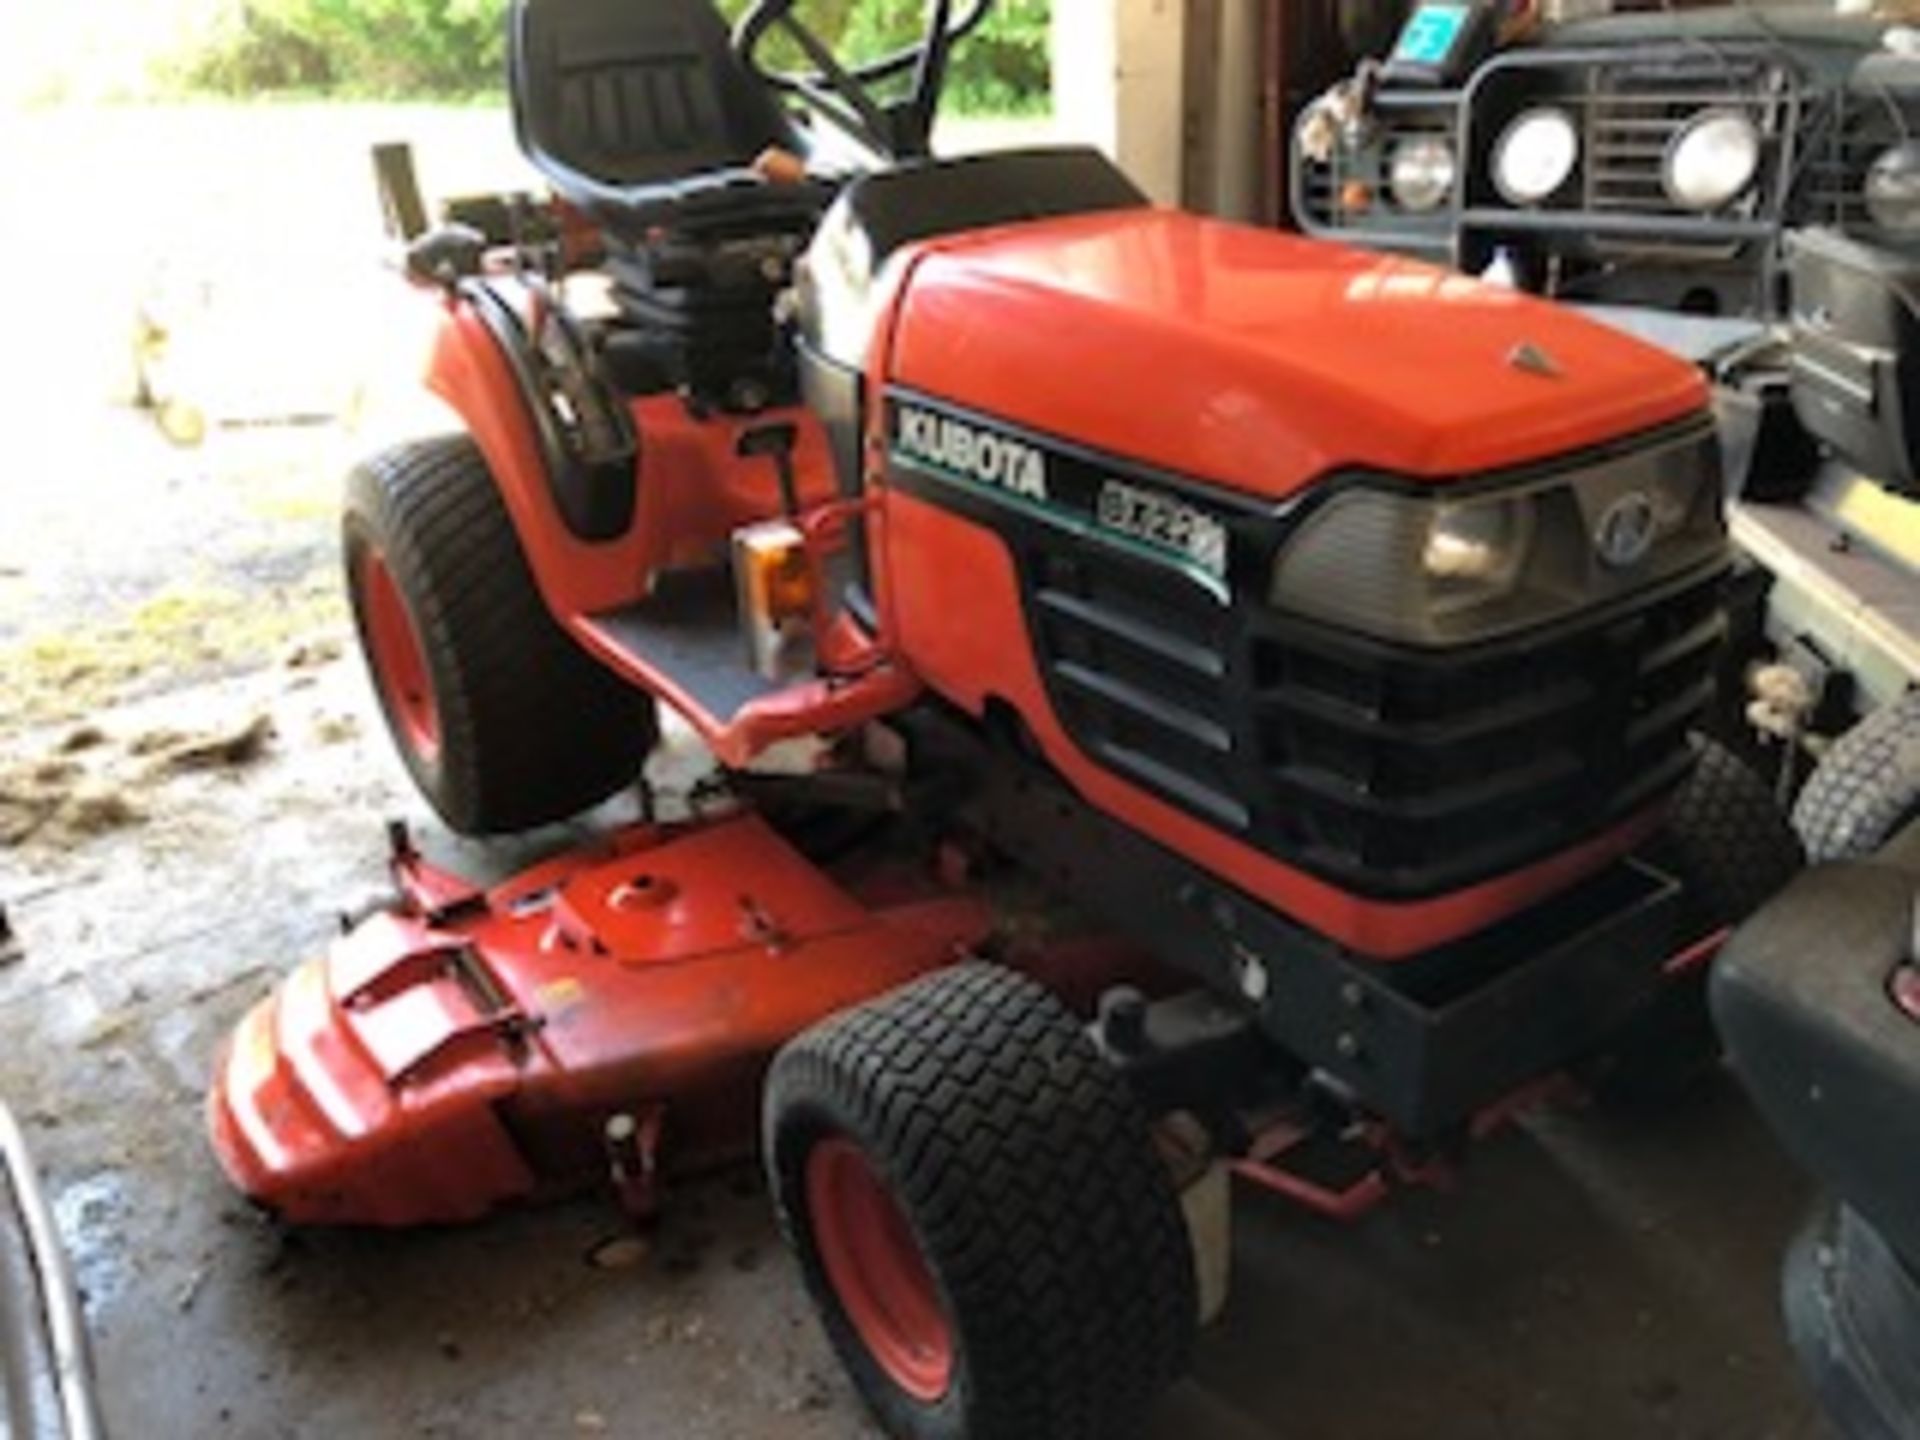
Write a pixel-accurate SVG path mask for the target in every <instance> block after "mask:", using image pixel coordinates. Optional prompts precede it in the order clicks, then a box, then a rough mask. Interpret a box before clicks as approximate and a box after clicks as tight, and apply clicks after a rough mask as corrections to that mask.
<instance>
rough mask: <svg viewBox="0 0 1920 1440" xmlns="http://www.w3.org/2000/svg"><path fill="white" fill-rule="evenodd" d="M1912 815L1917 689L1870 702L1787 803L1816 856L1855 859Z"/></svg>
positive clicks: (1915, 807) (1918, 809)
mask: <svg viewBox="0 0 1920 1440" xmlns="http://www.w3.org/2000/svg"><path fill="white" fill-rule="evenodd" d="M1916 816H1920V691H1914V692H1910V693H1908V694H1906V695H1903V696H1901V697H1900V699H1898V700H1896V701H1895V702H1894V703H1893V704H1891V705H1889V706H1887V707H1886V708H1885V709H1882V710H1876V711H1875V712H1874V713H1873V714H1871V715H1869V716H1868V717H1867V718H1866V719H1864V720H1862V721H1861V722H1860V723H1859V724H1858V725H1856V726H1854V727H1853V729H1851V730H1849V731H1848V732H1847V733H1846V734H1845V735H1842V736H1841V737H1840V738H1839V739H1838V740H1836V741H1835V742H1834V744H1833V748H1832V749H1831V750H1829V751H1828V752H1827V754H1826V757H1825V758H1824V759H1822V760H1821V762H1820V764H1819V765H1818V767H1816V768H1815V770H1814V772H1813V775H1812V777H1811V778H1810V779H1809V780H1808V781H1807V783H1806V786H1805V788H1803V789H1802V790H1801V792H1800V799H1799V800H1798V802H1797V803H1796V804H1795V805H1794V807H1793V828H1794V829H1796V830H1798V831H1799V832H1800V838H1801V840H1802V841H1804V842H1805V844H1806V847H1807V857H1808V858H1809V859H1810V860H1813V861H1816V862H1824V861H1828V860H1860V859H1865V858H1866V857H1867V856H1869V855H1871V854H1873V853H1874V852H1875V851H1877V850H1878V849H1879V848H1880V847H1881V846H1882V845H1884V844H1886V843H1887V841H1889V840H1891V839H1892V838H1893V837H1894V836H1895V835H1896V834H1898V833H1899V832H1900V831H1901V830H1902V829H1903V828H1905V826H1906V825H1907V823H1908V822H1909V821H1911V820H1913V819H1914V818H1915V817H1916Z"/></svg>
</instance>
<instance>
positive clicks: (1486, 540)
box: [1267, 425, 1726, 646]
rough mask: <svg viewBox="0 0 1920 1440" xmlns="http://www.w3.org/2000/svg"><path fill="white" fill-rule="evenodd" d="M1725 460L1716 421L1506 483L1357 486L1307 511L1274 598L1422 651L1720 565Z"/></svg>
mask: <svg viewBox="0 0 1920 1440" xmlns="http://www.w3.org/2000/svg"><path fill="white" fill-rule="evenodd" d="M1719 466H1720V452H1719V440H1718V438H1717V436H1716V435H1715V433H1714V431H1713V429H1712V427H1710V426H1704V425H1703V426H1700V427H1696V428H1694V429H1692V430H1690V431H1689V432H1688V433H1687V434H1684V435H1681V436H1677V437H1675V438H1674V439H1672V440H1669V441H1666V442H1664V443H1661V444H1657V445H1652V446H1647V447H1643V448H1641V449H1640V450H1638V451H1635V452H1633V453H1630V454H1626V455H1618V456H1613V457H1610V458H1607V459H1604V460H1601V461H1598V462H1596V463H1593V464H1591V465H1587V466H1583V467H1580V468H1576V469H1573V470H1568V471H1562V472H1560V473H1559V474H1556V475H1550V476H1547V477H1544V478H1541V479H1538V480H1533V481H1523V482H1518V483H1514V484H1512V485H1509V486H1506V487H1503V488H1502V489H1500V490H1498V491H1497V492H1495V491H1487V490H1482V491H1481V493H1479V494H1477V495H1464V496H1462V495H1449V494H1447V493H1446V489H1445V488H1444V487H1443V488H1441V489H1437V490H1426V489H1419V488H1410V487H1406V486H1402V485H1394V484H1382V483H1374V482H1370V481H1366V480H1356V481H1354V482H1350V483H1348V484H1345V485H1342V486H1341V487H1340V488H1339V489H1338V490H1337V491H1336V492H1335V493H1334V494H1332V495H1329V496H1328V497H1327V498H1326V500H1324V501H1323V502H1322V503H1320V504H1318V505H1316V506H1314V507H1313V509H1312V510H1311V511H1309V512H1308V513H1307V514H1306V515H1304V516H1303V517H1302V518H1301V520H1300V522H1299V524H1298V526H1297V527H1296V528H1295V529H1294V531H1293V532H1292V534H1291V535H1289V536H1288V537H1287V539H1286V541H1285V543H1284V544H1283V545H1282V546H1281V547H1280V553H1279V554H1278V555H1277V556H1276V557H1275V559H1274V566H1273V575H1272V579H1271V581H1270V584H1269V589H1268V594H1267V598H1268V601H1269V603H1271V605H1272V606H1273V608H1274V609H1275V610H1276V611H1278V612H1281V613H1282V614H1284V615H1286V616H1288V617H1291V618H1296V619H1302V620H1313V621H1317V622H1319V623H1321V624H1324V625H1330V626H1333V627H1335V628H1337V629H1341V630H1347V631H1352V632H1354V633H1356V634H1362V635H1370V636H1373V637H1375V638H1378V639H1382V640H1388V641H1399V642H1402V643H1406V644H1412V645H1422V646H1434V645H1459V644H1470V643H1473V642H1476V641H1480V640H1487V639H1492V638H1494V637H1495V636H1499V635H1504V634H1511V633H1513V632H1515V631H1518V630H1523V629H1527V628H1529V627H1532V626H1537V625H1542V624H1546V623H1548V622H1550V621H1553V620H1556V619H1559V618H1562V617H1564V616H1568V615H1571V614H1573V613H1576V612H1578V611H1580V610H1584V609H1590V608H1592V607H1594V606H1597V605H1602V604H1605V603H1607V602H1609V601H1611V600H1613V599H1616V598H1618V597H1620V596H1623V595H1626V594H1629V593H1631V592H1633V591H1635V590H1637V589H1640V588H1643V587H1645V586H1648V585H1652V584H1657V583H1658V582H1659V581H1661V580H1662V579H1665V578H1667V577H1669V576H1673V575H1677V574H1680V573H1682V572H1684V571H1686V570H1688V569H1690V568H1692V567H1695V566H1700V565H1704V564H1706V563H1708V562H1710V561H1713V560H1717V559H1719V558H1720V557H1721V556H1722V555H1723V554H1724V553H1725V544H1726V529H1725V525H1724V522H1723V520H1722V518H1721V512H1720V472H1719ZM1628 522H1631V523H1630V524H1629V523H1628ZM1629 542H1631V543H1629Z"/></svg>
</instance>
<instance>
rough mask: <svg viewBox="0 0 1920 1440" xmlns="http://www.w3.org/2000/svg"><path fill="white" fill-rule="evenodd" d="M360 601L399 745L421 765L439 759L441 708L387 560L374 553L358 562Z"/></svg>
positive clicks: (378, 680)
mask: <svg viewBox="0 0 1920 1440" xmlns="http://www.w3.org/2000/svg"><path fill="white" fill-rule="evenodd" d="M360 598H361V604H362V606H363V609H364V611H365V618H366V626H367V648H368V649H369V651H371V654H372V659H373V675H374V683H375V684H377V685H378V686H379V687H380V698H381V699H382V700H383V701H384V702H385V704H386V707H387V713H388V714H389V715H391V716H392V717H393V722H394V728H395V729H397V730H398V731H399V732H400V739H401V741H402V742H403V743H404V744H405V745H406V746H407V748H408V749H410V750H412V751H413V752H414V754H416V755H418V756H419V757H420V758H421V759H422V760H426V761H432V760H434V759H435V758H437V757H438V756H439V754H440V705H439V702H438V701H437V700H436V699H435V698H434V694H433V674H432V672H431V671H429V670H428V669H427V652H426V650H425V649H424V648H423V647H422V646H421V644H420V631H419V629H418V628H417V627H416V626H415V625H414V623H413V612H412V611H411V610H409V609H408V608H407V601H406V597H405V596H404V595H402V594H401V593H400V587H399V585H398V584H396V583H395V582H394V578H393V572H392V571H391V570H389V569H388V568H387V561H386V557H385V556H383V555H381V554H380V552H379V551H377V550H371V549H370V550H368V551H366V552H365V554H364V555H363V556H362V557H361V560H360Z"/></svg>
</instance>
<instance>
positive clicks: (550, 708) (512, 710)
mask: <svg viewBox="0 0 1920 1440" xmlns="http://www.w3.org/2000/svg"><path fill="white" fill-rule="evenodd" d="M342 530H343V540H344V547H345V558H346V572H347V573H346V578H347V591H348V595H349V596H350V598H351V600H352V602H353V614H354V623H355V626H356V628H357V629H358V631H359V635H360V646H361V650H362V653H363V654H364V655H365V656H366V658H367V665H368V670H369V673H370V675H371V678H372V680H373V685H374V691H375V693H376V695H377V696H378V697H379V700H380V708H381V711H382V713H383V714H384V715H385V716H386V720H387V726H388V729H389V730H390V731H391V732H392V733H393V738H394V743H395V745H396V746H397V747H398V749H399V751H400V757H401V759H402V760H403V761H404V762H405V763H406V767H407V771H408V773H409V774H411V775H412V777H413V780H414V783H415V784H416V785H418V786H419V787H420V792H421V794H422V795H424V796H425V797H426V799H427V801H428V803H429V804H431V805H432V806H433V808H434V809H435V810H436V811H438V812H439V814H440V816H441V818H442V819H444V820H445V821H446V822H447V824H448V825H450V826H451V827H452V828H453V829H455V830H457V831H459V832H461V833H463V834H468V835H483V834H498V833H502V832H507V831H514V830H526V829H530V828H532V827H534V826H536V825H542V824H546V823H548V822H550V821H555V820H562V819H565V818H567V817H568V816H570V815H574V814H577V813H579V812H580V811H582V810H585V809H588V808H589V807H591V806H593V805H595V804H598V803H599V802H600V801H602V800H604V799H606V798H607V797H608V796H609V795H611V794H613V793H614V792H615V791H617V790H619V789H621V788H622V787H623V786H625V785H627V784H630V783H631V782H632V781H633V780H634V778H635V777H636V776H637V775H638V774H639V772H640V767H641V766H642V765H643V764H644V763H645V761H646V757H647V753H648V752H649V751H650V750H651V749H652V748H653V744H654V742H655V740H656V738H657V736H658V733H659V731H658V719H657V716H656V714H655V711H654V706H653V701H652V699H651V698H650V697H648V696H647V695H645V694H644V693H642V692H640V691H637V690H635V689H633V688H632V687H631V686H628V685H626V684H623V683H622V682H621V681H620V680H618V679H617V678H616V677H615V676H614V675H613V674H612V673H611V672H610V671H608V670H606V669H605V668H604V667H602V666H601V665H599V664H597V663H596V662H595V661H594V660H593V659H592V658H591V657H589V656H588V655H587V654H586V652H585V651H583V650H582V649H581V648H580V647H579V646H578V645H577V644H575V643H574V641H573V640H572V639H571V638H570V637H569V636H568V635H567V633H566V632H565V631H564V630H562V629H561V628H560V626H559V624H558V623H557V622H556V621H555V620H554V618H553V616H552V615H551V614H550V613H549V611H548V610H547V607H546V602H545V601H544V600H542V599H541V597H540V593H539V590H538V589H537V587H536V586H535V584H534V579H533V574H532V572H531V571H530V570H529V569H528V567H527V561H526V557H525V556H524V555H523V554H522V553H521V549H520V541H519V536H518V534H517V533H516V532H515V530H514V528H513V522H512V520H511V519H510V518H509V517H508V515H507V510H506V506H505V504H504V502H502V500H501V498H500V493H499V491H498V489H497V488H496V487H495V485H494V481H493V477H492V475H491V474H490V473H489V472H488V470H487V466H486V461H485V460H484V459H483V458H482V457H481V455H480V451H479V449H478V448H477V447H476V446H475V445H474V443H473V442H472V441H471V440H470V439H468V438H467V437H465V436H447V437H443V438H440V439H434V440H427V441H421V442H416V443H412V444H406V445H400V446H396V447H395V448H393V449H391V450H386V451H383V452H382V453H380V454H378V455H375V456H374V457H372V458H371V459H369V460H367V461H366V462H365V463H363V464H361V465H359V466H357V467H355V469H354V470H353V472H352V474H351V475H350V476H349V477H348V481H347V497H346V514H345V517H344V520H343V525H342Z"/></svg>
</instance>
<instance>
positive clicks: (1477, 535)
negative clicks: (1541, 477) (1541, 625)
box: [1420, 499, 1534, 596]
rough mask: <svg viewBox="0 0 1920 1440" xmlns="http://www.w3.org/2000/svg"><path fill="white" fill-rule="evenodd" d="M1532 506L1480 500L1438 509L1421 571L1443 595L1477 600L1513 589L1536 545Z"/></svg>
mask: <svg viewBox="0 0 1920 1440" xmlns="http://www.w3.org/2000/svg"><path fill="white" fill-rule="evenodd" d="M1533 530H1534V507H1533V505H1532V503H1531V502H1530V501H1527V500H1504V499H1502V500H1478V501H1469V502H1467V503H1466V504H1457V505H1456V504H1443V505H1439V506H1436V507H1435V508H1434V513H1433V519H1432V521H1431V523H1430V524H1429V525H1428V527H1427V543H1426V545H1425V547H1424V548H1423V549H1422V550H1421V552H1420V566H1421V568H1422V569H1423V570H1425V571H1426V572H1427V577H1428V578H1429V579H1431V580H1434V581H1436V582H1438V588H1439V589H1440V590H1441V591H1447V590H1453V591H1469V590H1470V591H1473V592H1474V593H1475V594H1476V596H1484V595H1487V594H1495V593H1502V592H1504V591H1507V590H1511V589H1512V588H1513V584H1514V581H1515V580H1516V579H1517V578H1518V576H1519V574H1520V570H1521V567H1522V566H1523V565H1524V564H1525V562H1526V558H1527V551H1528V548H1529V547H1530V546H1531V545H1532V544H1533Z"/></svg>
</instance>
